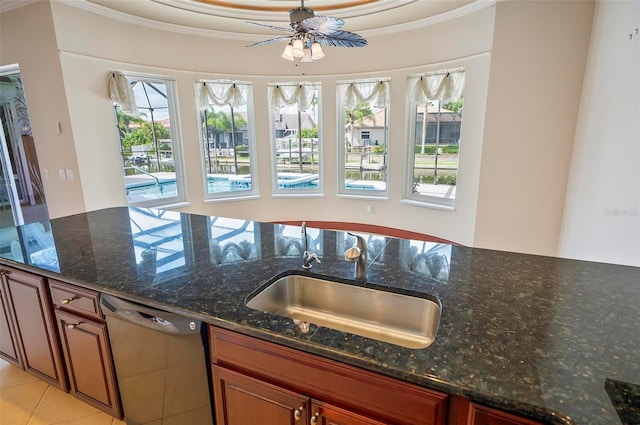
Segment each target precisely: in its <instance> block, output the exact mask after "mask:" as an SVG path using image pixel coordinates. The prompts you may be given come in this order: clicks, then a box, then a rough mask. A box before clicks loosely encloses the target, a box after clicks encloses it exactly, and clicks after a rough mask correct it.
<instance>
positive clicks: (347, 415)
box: [310, 400, 387, 425]
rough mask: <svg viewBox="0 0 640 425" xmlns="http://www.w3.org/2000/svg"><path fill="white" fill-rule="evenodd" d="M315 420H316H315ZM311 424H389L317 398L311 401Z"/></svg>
mask: <svg viewBox="0 0 640 425" xmlns="http://www.w3.org/2000/svg"><path fill="white" fill-rule="evenodd" d="M314 420H315V422H314ZM310 423H311V424H318V425H387V423H386V422H380V421H378V420H375V419H372V418H367V417H365V416H362V415H359V414H357V413H354V412H351V411H349V410H345V409H341V408H339V407H337V406H333V405H331V404H327V403H322V402H319V401H317V400H312V401H311V420H310Z"/></svg>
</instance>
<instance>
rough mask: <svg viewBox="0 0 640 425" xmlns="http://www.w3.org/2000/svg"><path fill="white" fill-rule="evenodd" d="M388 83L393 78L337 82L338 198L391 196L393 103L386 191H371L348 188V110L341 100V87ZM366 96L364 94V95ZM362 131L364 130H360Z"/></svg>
mask: <svg viewBox="0 0 640 425" xmlns="http://www.w3.org/2000/svg"><path fill="white" fill-rule="evenodd" d="M381 82H383V83H386V84H387V85H390V84H391V78H390V77H382V78H366V79H358V80H344V81H337V82H336V93H337V96H336V102H337V105H336V113H337V117H336V123H337V125H336V128H337V137H336V140H337V143H338V149H337V151H338V159H337V164H338V167H337V168H338V188H337V189H338V190H337V193H338V197H345V198H372V199H383V200H384V199H387V198H388V195H389V163H390V161H389V159H390V149H389V123H390V111H391V102H390V101H389V102H387V106H386V114H385V117H386V123H385V124H386V130H385V140H384V143H385V146H386V155H387V157H386V169H385V173H386V179H385V189H384V190H369V189H347V188H346V187H345V186H346V176H347V173H346V167H345V165H346V164H345V155H346V152H345V145H346V140H345V138H346V132H345V125H344V119H345V118H344V117H345V112H346V110H347V108H346V105H345V103H344V102H343V100H342V99H341V98H340V97H341V96H340V94H341V88H340V86H345V85H348V84H351V83H355V84H358V83H364V84H371V83H377V84H379V83H381ZM363 94H364V93H363ZM360 131H362V130H360Z"/></svg>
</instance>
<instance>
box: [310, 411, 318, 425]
mask: <svg viewBox="0 0 640 425" xmlns="http://www.w3.org/2000/svg"><path fill="white" fill-rule="evenodd" d="M319 416H320V413H318V412H316V413H314V414H313V415H311V420H310V421H309V423H310V424H311V425H316V424H317V423H318V417H319Z"/></svg>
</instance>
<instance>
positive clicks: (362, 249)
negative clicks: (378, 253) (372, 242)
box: [344, 233, 367, 283]
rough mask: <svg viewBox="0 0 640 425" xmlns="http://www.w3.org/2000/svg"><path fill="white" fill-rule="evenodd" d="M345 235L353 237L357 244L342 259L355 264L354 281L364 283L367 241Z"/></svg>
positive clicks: (359, 237) (365, 277)
mask: <svg viewBox="0 0 640 425" xmlns="http://www.w3.org/2000/svg"><path fill="white" fill-rule="evenodd" d="M347 234H349V235H351V236H354V237H355V238H356V240H357V242H356V246H355V247H352V248H349V249H347V250H346V251H345V253H344V258H345V260H347V261H351V262H355V263H356V280H357V281H358V282H362V283H364V282H366V280H367V241H365V240H364V238H363V237H362V236H359V235H354V234H353V233H347Z"/></svg>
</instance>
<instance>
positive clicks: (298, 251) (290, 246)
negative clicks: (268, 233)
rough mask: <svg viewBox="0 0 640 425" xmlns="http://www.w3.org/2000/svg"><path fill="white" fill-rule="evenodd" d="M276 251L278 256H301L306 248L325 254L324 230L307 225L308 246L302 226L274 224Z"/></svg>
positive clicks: (320, 254)
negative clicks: (303, 235)
mask: <svg viewBox="0 0 640 425" xmlns="http://www.w3.org/2000/svg"><path fill="white" fill-rule="evenodd" d="M274 238H275V240H274V244H275V252H276V256H278V257H300V258H302V254H304V251H305V249H306V250H307V251H309V252H311V253H315V254H318V256H322V255H323V243H322V230H320V229H314V228H312V227H307V246H305V243H304V238H303V237H302V228H301V227H300V226H290V225H286V224H281V225H274Z"/></svg>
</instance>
